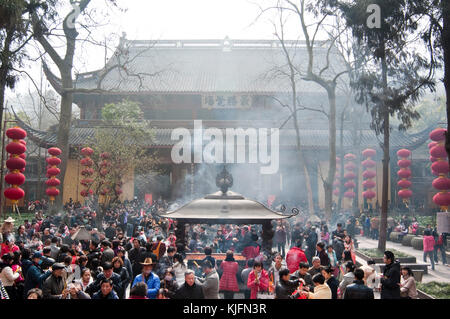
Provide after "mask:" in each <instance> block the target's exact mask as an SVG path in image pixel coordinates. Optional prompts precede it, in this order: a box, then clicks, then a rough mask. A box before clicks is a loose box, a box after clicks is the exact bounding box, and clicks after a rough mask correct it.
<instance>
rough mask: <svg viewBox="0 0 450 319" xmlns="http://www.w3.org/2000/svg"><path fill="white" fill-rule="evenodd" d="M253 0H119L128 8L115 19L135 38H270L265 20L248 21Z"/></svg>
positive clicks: (254, 6)
mask: <svg viewBox="0 0 450 319" xmlns="http://www.w3.org/2000/svg"><path fill="white" fill-rule="evenodd" d="M257 1H258V0H255V1H248V0H189V1H187V0H163V1H161V0H120V1H119V4H120V5H122V4H123V6H124V7H125V6H126V7H128V8H129V9H128V12H127V13H126V14H124V15H122V17H121V18H119V19H120V20H119V21H117V22H118V23H119V24H121V25H122V27H123V31H125V32H127V35H128V36H129V37H130V38H135V39H149V38H155V37H156V38H164V39H222V38H224V37H225V36H229V37H230V38H232V39H271V38H272V32H273V30H272V28H271V26H270V25H269V24H264V23H257V24H255V25H251V24H252V22H253V21H254V20H255V18H256V17H257V15H258V13H259V7H258V5H257ZM266 2H267V1H266ZM259 3H264V1H259Z"/></svg>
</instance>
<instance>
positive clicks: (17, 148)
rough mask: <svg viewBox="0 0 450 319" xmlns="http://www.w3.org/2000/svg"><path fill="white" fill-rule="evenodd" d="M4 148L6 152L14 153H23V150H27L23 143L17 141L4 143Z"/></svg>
mask: <svg viewBox="0 0 450 319" xmlns="http://www.w3.org/2000/svg"><path fill="white" fill-rule="evenodd" d="M5 149H6V151H7V152H8V153H10V154H15V155H19V154H22V153H25V151H26V150H27V148H26V146H25V145H23V144H22V143H18V142H11V143H9V144H8V145H6V148H5Z"/></svg>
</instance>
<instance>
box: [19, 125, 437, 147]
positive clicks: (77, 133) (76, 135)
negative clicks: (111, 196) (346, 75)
mask: <svg viewBox="0 0 450 319" xmlns="http://www.w3.org/2000/svg"><path fill="white" fill-rule="evenodd" d="M19 126H21V127H22V128H23V129H25V130H26V131H27V133H28V137H29V138H31V139H32V140H33V141H35V142H36V143H38V144H40V145H41V146H43V147H49V146H54V145H56V141H57V135H56V133H55V132H45V131H39V130H35V129H33V128H31V127H29V126H28V125H26V124H25V123H23V122H21V121H19ZM433 128H434V127H433ZM244 129H245V128H244ZM95 130H96V128H94V127H92V126H91V127H72V128H71V129H70V134H69V143H70V145H71V146H84V145H86V143H87V141H88V140H89V138H92V137H94V134H95ZM172 130H173V128H164V127H156V128H154V129H153V132H154V137H153V139H149V140H148V142H147V143H146V145H145V146H147V147H158V146H172V145H174V144H175V143H176V142H177V141H173V140H171V133H172ZM222 130H223V129H222ZM431 130H432V128H430V129H426V130H424V131H422V132H419V133H416V134H407V133H405V132H400V131H398V130H394V131H393V132H392V133H391V138H390V144H391V149H393V150H394V149H400V148H409V149H411V150H413V149H416V148H417V147H419V146H421V145H423V143H425V142H427V140H428V134H429V132H430V131H431ZM190 132H191V136H193V135H192V134H193V130H192V129H190ZM343 133H344V138H343V144H344V148H347V149H351V148H352V147H353V139H352V133H351V131H350V130H344V132H343ZM337 134H338V136H337V141H336V145H337V146H339V132H337ZM361 134H362V136H361V146H360V147H361V149H364V148H368V147H370V148H375V149H378V150H380V147H379V145H380V140H381V137H377V136H376V135H375V133H374V132H373V131H372V130H363V131H362V132H361ZM224 136H225V134H224ZM300 138H301V145H302V146H304V147H307V148H309V149H315V150H326V149H328V130H324V129H319V130H318V129H301V130H300ZM280 146H281V147H295V146H296V135H295V130H293V129H290V128H286V129H281V130H280ZM380 151H381V150H380Z"/></svg>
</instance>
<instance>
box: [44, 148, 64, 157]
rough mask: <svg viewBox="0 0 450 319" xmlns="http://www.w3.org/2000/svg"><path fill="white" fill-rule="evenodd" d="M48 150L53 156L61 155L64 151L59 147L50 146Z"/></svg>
mask: <svg viewBox="0 0 450 319" xmlns="http://www.w3.org/2000/svg"><path fill="white" fill-rule="evenodd" d="M47 152H48V153H49V154H50V155H52V156H59V155H61V153H62V152H61V150H60V149H59V148H57V147H50V148H49V149H48V151H47Z"/></svg>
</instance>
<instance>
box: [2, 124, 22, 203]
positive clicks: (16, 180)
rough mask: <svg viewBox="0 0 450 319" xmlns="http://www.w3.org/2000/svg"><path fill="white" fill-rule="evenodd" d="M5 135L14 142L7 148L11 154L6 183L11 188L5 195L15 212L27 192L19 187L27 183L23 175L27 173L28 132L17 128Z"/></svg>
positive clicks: (9, 130) (6, 190)
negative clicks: (26, 139)
mask: <svg viewBox="0 0 450 319" xmlns="http://www.w3.org/2000/svg"><path fill="white" fill-rule="evenodd" d="M5 133H6V135H7V136H8V137H9V138H10V139H12V142H10V143H9V144H8V145H6V147H5V149H6V151H7V152H8V153H9V154H10V155H9V159H8V160H6V167H7V168H8V169H9V170H10V173H9V174H6V176H5V181H6V183H8V184H10V185H11V187H10V188H7V189H5V191H4V195H5V197H6V198H8V199H10V200H11V201H12V203H13V210H15V209H16V207H17V202H18V200H19V199H21V198H23V197H24V196H25V191H24V190H23V189H21V188H20V187H18V186H19V185H22V184H23V183H25V176H24V175H23V174H22V173H23V172H25V165H26V161H25V157H26V156H25V154H24V153H25V152H26V150H27V147H26V144H27V143H26V142H25V141H24V140H23V139H24V138H25V137H26V136H27V132H25V130H23V129H21V128H20V127H17V126H16V127H13V128H10V129H8V130H6V132H5Z"/></svg>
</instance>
